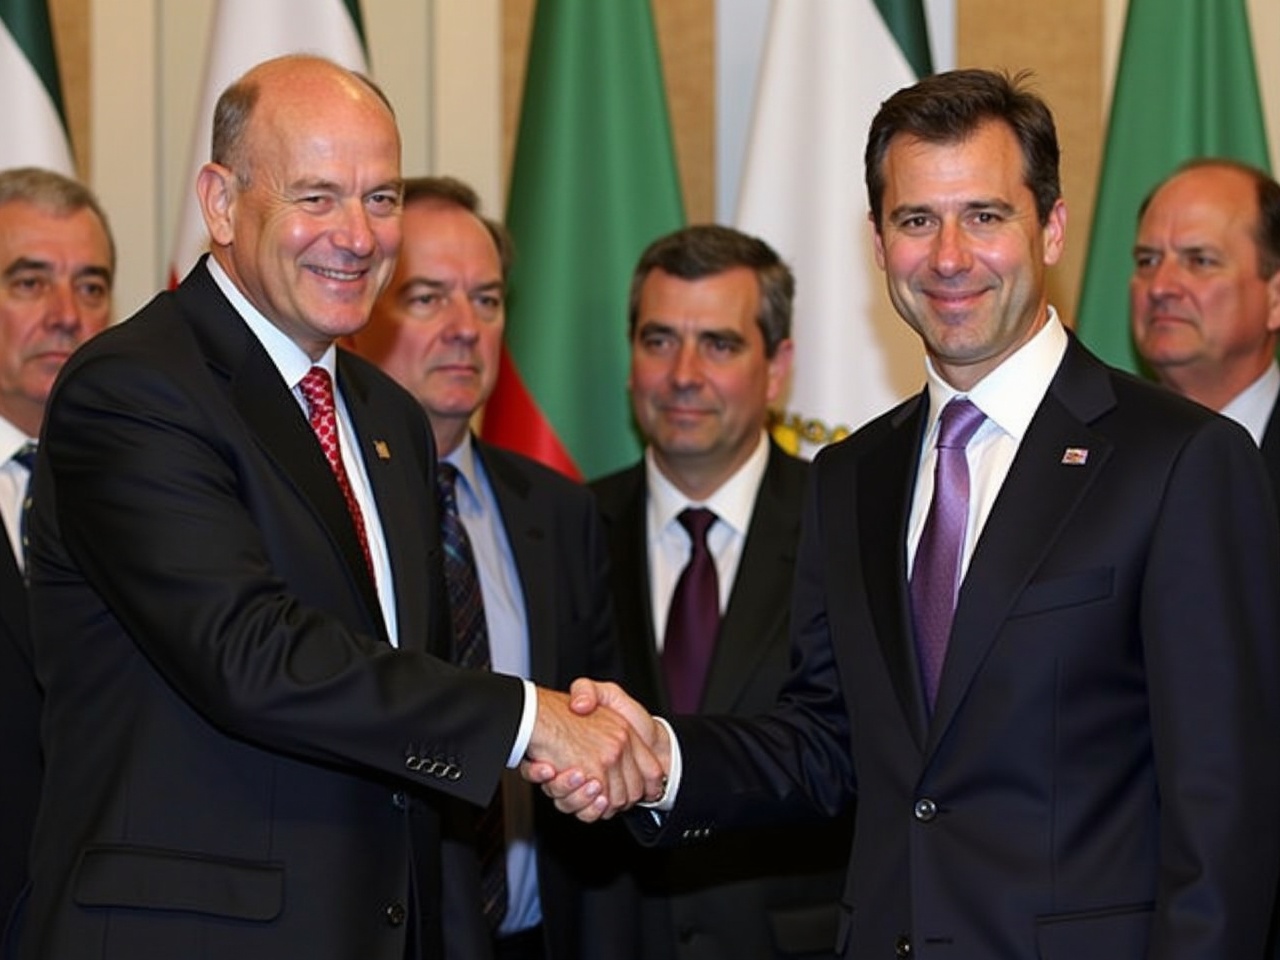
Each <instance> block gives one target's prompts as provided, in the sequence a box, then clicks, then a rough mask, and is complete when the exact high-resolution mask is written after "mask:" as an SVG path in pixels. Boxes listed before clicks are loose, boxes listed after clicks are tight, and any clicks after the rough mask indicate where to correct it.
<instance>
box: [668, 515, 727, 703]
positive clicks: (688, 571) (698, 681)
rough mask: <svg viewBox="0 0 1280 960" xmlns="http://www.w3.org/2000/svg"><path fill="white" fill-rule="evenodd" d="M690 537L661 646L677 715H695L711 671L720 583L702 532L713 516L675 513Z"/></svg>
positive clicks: (709, 526) (705, 533)
mask: <svg viewBox="0 0 1280 960" xmlns="http://www.w3.org/2000/svg"><path fill="white" fill-rule="evenodd" d="M676 519H677V520H679V521H680V525H681V526H683V527H684V528H685V530H687V531H688V532H689V540H690V542H691V543H692V547H693V548H692V550H691V551H690V553H689V562H688V563H687V564H686V565H685V568H684V570H683V571H681V573H680V579H679V580H678V581H676V591H675V593H674V594H672V595H671V608H670V610H669V611H668V612H667V632H666V635H665V636H664V637H663V641H662V673H663V676H664V677H666V681H667V693H668V695H669V696H670V698H671V706H672V708H673V709H674V710H675V712H676V713H695V712H697V709H698V707H699V705H700V704H701V703H702V690H703V688H704V687H705V686H706V684H707V672H708V671H709V670H710V668H711V654H712V653H713V652H714V651H715V647H716V634H718V633H719V632H720V583H719V579H718V578H717V577H716V564H715V561H714V560H713V559H712V557H711V551H710V550H708V549H707V531H708V530H710V529H711V525H712V524H713V523H715V522H716V515H715V514H714V513H712V512H711V511H710V510H708V509H707V508H706V507H696V508H692V507H691V508H689V509H686V510H682V511H680V515H679V516H678V517H676Z"/></svg>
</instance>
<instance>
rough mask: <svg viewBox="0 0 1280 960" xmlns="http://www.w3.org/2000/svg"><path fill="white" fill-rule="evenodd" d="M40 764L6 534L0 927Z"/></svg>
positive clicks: (13, 888)
mask: <svg viewBox="0 0 1280 960" xmlns="http://www.w3.org/2000/svg"><path fill="white" fill-rule="evenodd" d="M3 533H4V529H3V524H0V534H3ZM41 766H42V764H41V761H40V687H39V685H38V684H37V683H36V675H35V670H34V669H33V667H32V665H31V637H30V636H29V634H28V628H27V588H26V586H25V585H24V584H23V582H22V572H21V571H20V570H19V569H18V563H17V560H16V559H15V558H14V556H13V551H12V550H10V549H9V542H8V539H7V538H5V540H4V542H3V543H0V930H3V929H4V926H5V918H6V917H8V916H9V911H10V908H11V907H12V906H13V904H14V901H15V900H16V899H17V897H18V893H19V891H21V890H22V887H23V885H24V884H25V883H26V882H27V847H28V845H29V844H30V842H31V828H32V826H33V825H34V823H35V819H36V802H37V800H38V799H39V796H40V772H41Z"/></svg>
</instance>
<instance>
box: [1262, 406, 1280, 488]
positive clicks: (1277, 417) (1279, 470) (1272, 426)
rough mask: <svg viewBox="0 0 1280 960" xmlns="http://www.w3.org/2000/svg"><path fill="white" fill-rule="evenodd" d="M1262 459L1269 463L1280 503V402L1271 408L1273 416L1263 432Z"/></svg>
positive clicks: (1268, 470)
mask: <svg viewBox="0 0 1280 960" xmlns="http://www.w3.org/2000/svg"><path fill="white" fill-rule="evenodd" d="M1262 459H1263V460H1265V461H1266V464H1267V474H1268V476H1270V477H1271V488H1272V490H1274V491H1275V495H1276V503H1277V504H1280V402H1277V403H1276V404H1275V406H1273V407H1272V408H1271V416H1270V417H1268V418H1267V429H1266V430H1265V431H1263V434H1262Z"/></svg>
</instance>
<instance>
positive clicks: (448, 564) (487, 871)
mask: <svg viewBox="0 0 1280 960" xmlns="http://www.w3.org/2000/svg"><path fill="white" fill-rule="evenodd" d="M436 487H437V492H438V493H439V497H440V534H441V540H442V541H443V543H444V574H445V584H446V586H447V588H448V593H449V615H450V617H451V619H452V621H453V662H454V663H456V664H458V665H459V666H461V667H468V668H470V669H473V670H488V669H490V668H491V666H492V660H491V657H490V652H489V628H488V625H487V624H486V622H485V617H484V597H483V595H482V594H481V592H480V577H479V574H478V573H477V572H476V558H475V554H474V553H473V552H472V550H471V538H470V537H468V536H467V528H466V527H465V526H463V524H462V517H460V516H459V515H458V492H457V490H458V468H457V467H455V466H454V465H453V464H451V463H444V462H441V463H440V464H439V465H438V466H437V472H436ZM504 816H505V815H504V811H503V802H502V787H501V785H499V787H498V791H497V793H495V794H494V797H493V801H492V802H491V803H490V804H489V805H488V806H487V807H485V808H484V809H483V810H481V811H480V813H479V814H478V815H477V818H476V845H477V856H478V857H479V859H480V903H481V907H482V909H483V911H484V916H485V919H486V920H487V921H488V922H489V926H490V928H491V929H493V930H497V929H498V925H499V924H501V923H502V918H503V917H504V916H506V913H507V840H506V830H505V823H504Z"/></svg>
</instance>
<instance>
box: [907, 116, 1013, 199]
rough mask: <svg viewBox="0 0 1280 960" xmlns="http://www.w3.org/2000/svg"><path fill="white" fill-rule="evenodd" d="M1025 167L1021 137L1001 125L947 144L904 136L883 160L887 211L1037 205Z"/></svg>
mask: <svg viewBox="0 0 1280 960" xmlns="http://www.w3.org/2000/svg"><path fill="white" fill-rule="evenodd" d="M1024 167H1025V162H1024V159H1023V156H1022V147H1021V145H1020V144H1019V143H1018V139H1017V137H1016V136H1015V135H1014V132H1013V130H1011V129H1010V128H1009V126H1008V125H1007V124H1005V123H1001V122H1000V121H988V122H986V123H983V124H981V125H980V126H978V127H977V129H975V130H974V131H973V132H972V133H970V134H969V135H968V136H967V137H965V138H963V139H961V140H954V141H949V142H946V143H934V142H931V141H927V140H922V139H920V138H918V137H915V136H912V135H910V134H899V135H898V136H896V137H894V138H893V139H892V140H891V141H890V142H889V147H888V149H887V150H886V151H885V156H884V179H885V207H886V209H888V210H893V209H894V208H895V207H899V206H902V205H904V204H905V205H911V206H915V205H923V206H932V205H935V204H945V203H947V202H949V201H952V200H955V201H971V200H974V199H1003V200H1006V201H1009V202H1013V201H1014V200H1015V199H1024V198H1025V199H1031V200H1033V199H1034V198H1032V197H1031V191H1030V189H1029V188H1028V187H1027V186H1026V183H1025V176H1024Z"/></svg>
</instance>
